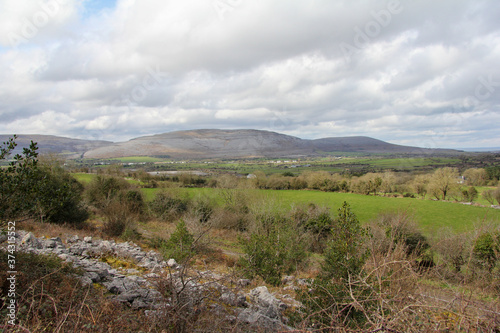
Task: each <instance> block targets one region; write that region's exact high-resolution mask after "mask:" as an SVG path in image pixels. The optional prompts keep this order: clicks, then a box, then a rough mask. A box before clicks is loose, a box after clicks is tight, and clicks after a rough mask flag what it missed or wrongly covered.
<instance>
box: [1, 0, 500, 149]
mask: <svg viewBox="0 0 500 333" xmlns="http://www.w3.org/2000/svg"><path fill="white" fill-rule="evenodd" d="M56 1H57V2H56ZM56 3H57V4H60V5H59V7H57V6H56V5H55V4H56ZM49 4H52V6H53V8H52V11H49V10H48V9H47V8H49V7H47V6H48V5H49ZM214 4H217V5H218V6H214ZM91 5H92V6H95V3H93V2H92V1H84V2H78V1H76V0H39V1H13V0H0V45H3V46H4V48H3V49H0V116H1V118H0V130H1V131H2V132H5V133H11V132H13V131H16V132H17V133H28V132H30V133H42V132H43V133H50V134H56V135H66V136H73V137H80V138H81V137H88V138H105V139H110V140H113V141H117V140H124V139H128V138H132V137H134V136H139V135H144V134H154V133H159V132H165V131H170V130H177V129H190V128H258V129H268V130H276V131H279V132H283V133H287V134H291V135H297V136H299V137H304V138H319V137H324V136H348V135H368V136H374V137H376V138H380V139H384V140H388V141H391V142H395V143H405V144H411V145H419V144H421V143H422V142H424V143H425V144H428V143H429V142H431V143H432V144H434V145H436V146H440V145H442V146H448V147H452V146H456V147H460V146H478V145H484V144H485V143H486V142H490V144H488V145H491V146H495V145H497V146H500V142H499V138H498V134H497V130H496V126H495V124H497V123H498V122H495V121H492V120H498V119H497V118H498V114H499V111H500V110H499V109H500V108H499V103H500V93H499V91H500V68H499V67H498V59H499V56H500V46H499V45H500V22H499V21H498V19H497V18H498V17H499V15H500V3H498V2H496V1H494V0H483V1H476V2H466V1H464V2H457V1H452V0H443V1H439V2H436V1H431V0H421V1H418V2H416V1H415V2H403V1H401V2H399V3H398V2H397V1H393V0H387V1H385V0H377V1H357V2H353V1H327V0H315V1H313V2H307V1H299V0H291V1H286V2H284V1H269V0H255V1H249V0H238V1H229V0H216V1H204V2H200V1H195V0H186V1H183V2H175V1H160V0H141V1H139V0H135V1H134V0H119V1H117V3H116V6H115V7H114V8H108V9H105V10H101V11H95V10H90V9H89V10H87V9H86V7H85V6H89V8H90V6H91ZM44 6H45V7H44ZM44 8H45V9H44ZM40 11H41V12H40ZM40 13H42V14H40ZM43 13H44V14H43ZM50 13H52V14H50ZM49 14H50V15H49ZM37 15H38V16H37ZM45 16H47V17H48V18H49V19H48V20H47V22H46V23H44V21H43V19H44V17H45ZM37 18H38V19H39V20H40V21H39V22H38V23H39V27H37V32H36V34H34V36H32V37H31V38H29V39H26V42H23V43H22V44H19V45H18V46H17V47H12V43H10V42H9V36H11V35H12V33H13V32H16V31H17V32H19V31H21V32H22V29H27V28H26V27H25V26H23V24H24V25H26V24H27V23H26V19H27V20H28V22H29V20H33V19H37ZM41 23H44V24H43V26H42V24H41ZM346 45H348V46H347V49H346Z"/></svg>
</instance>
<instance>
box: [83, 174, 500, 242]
mask: <svg viewBox="0 0 500 333" xmlns="http://www.w3.org/2000/svg"><path fill="white" fill-rule="evenodd" d="M73 175H74V176H75V178H76V179H77V180H78V181H80V182H81V183H83V184H87V183H89V182H90V181H91V180H92V178H93V177H95V174H84V173H75V174H73ZM129 181H131V182H132V183H136V184H137V183H138V182H137V181H135V180H129ZM477 189H478V192H479V193H481V192H483V191H484V190H487V189H490V188H488V187H477ZM142 191H143V193H144V194H145V199H146V201H150V200H153V198H154V196H155V194H156V193H157V192H158V191H159V189H142ZM178 191H179V192H180V193H185V194H186V195H188V196H190V197H194V196H196V195H200V194H203V195H206V196H209V197H214V198H215V199H216V200H218V199H220V198H218V197H219V196H218V191H220V190H219V189H213V188H179V189H178ZM240 191H245V192H246V193H250V194H252V196H254V197H261V198H262V197H265V198H266V199H265V201H266V202H268V203H271V204H272V205H274V206H275V207H276V209H281V210H288V209H291V208H292V207H293V206H295V205H303V204H309V203H314V204H316V205H320V206H325V207H328V208H330V209H331V211H332V212H335V211H336V210H337V208H339V207H340V206H341V204H342V203H343V202H344V201H347V202H348V203H349V204H350V205H351V208H352V209H353V211H354V213H355V214H356V215H357V216H358V218H359V219H360V221H361V222H363V223H367V222H369V221H370V220H372V219H374V218H376V217H377V215H378V214H380V213H382V212H388V211H403V210H405V211H408V212H410V213H412V214H413V215H414V216H415V219H416V220H417V222H418V224H419V225H420V227H421V228H422V230H423V232H425V233H426V234H427V235H429V236H430V235H432V234H434V233H436V232H439V230H441V229H443V228H450V229H452V230H455V231H457V232H461V231H468V230H472V229H473V228H474V227H475V226H477V225H478V224H479V223H481V222H482V221H483V222H485V221H486V222H494V223H500V210H498V209H493V208H489V207H479V206H468V205H463V204H461V203H456V202H443V201H434V200H424V199H412V198H393V197H382V196H367V195H361V194H354V193H337V192H322V191H312V190H300V191H297V190H256V189H245V190H240ZM477 202H478V203H479V204H481V205H485V206H489V203H488V202H486V201H485V200H483V199H481V196H479V198H478V199H477Z"/></svg>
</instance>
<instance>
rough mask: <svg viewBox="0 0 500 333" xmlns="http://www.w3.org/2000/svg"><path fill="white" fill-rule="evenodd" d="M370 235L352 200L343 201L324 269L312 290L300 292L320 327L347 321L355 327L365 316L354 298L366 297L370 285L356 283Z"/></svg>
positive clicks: (309, 312) (316, 324)
mask: <svg viewBox="0 0 500 333" xmlns="http://www.w3.org/2000/svg"><path fill="white" fill-rule="evenodd" d="M367 236H368V233H367V231H366V230H365V229H364V228H363V227H361V224H360V222H359V220H358V219H357V217H356V215H354V213H352V212H351V209H350V207H349V204H348V203H347V202H344V203H343V205H342V207H341V208H339V210H338V217H337V220H336V223H335V225H334V227H333V228H332V232H331V239H330V240H329V242H328V244H327V247H326V249H325V252H324V257H325V260H324V262H323V264H322V266H321V271H320V273H319V275H318V276H317V278H316V279H315V280H314V282H313V283H312V286H311V288H310V290H309V289H308V290H305V289H304V290H299V291H298V295H299V298H300V300H301V302H302V303H303V304H304V306H305V308H306V309H307V311H305V313H307V314H308V321H311V323H314V325H315V327H318V328H327V327H329V328H331V327H333V326H337V325H339V326H342V325H344V324H345V323H348V325H349V326H353V327H355V326H356V325H358V324H359V323H361V322H363V321H364V320H365V317H364V315H363V312H362V311H361V310H359V309H357V307H356V306H353V304H352V301H353V298H354V297H356V298H358V297H359V299H362V298H366V294H367V288H365V287H364V286H363V285H359V284H353V281H355V280H357V279H358V278H359V277H360V276H361V275H363V273H362V269H363V266H364V264H365V261H366V258H367V255H368V252H367V250H366V249H364V248H363V243H364V241H365V240H366V237H367Z"/></svg>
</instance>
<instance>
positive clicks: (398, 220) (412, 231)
mask: <svg viewBox="0 0 500 333" xmlns="http://www.w3.org/2000/svg"><path fill="white" fill-rule="evenodd" d="M372 228H380V229H381V230H382V236H381V237H383V239H382V240H380V242H381V244H385V245H383V247H385V248H381V250H382V251H384V252H386V251H388V250H389V249H388V248H387V246H389V244H403V245H404V246H405V249H406V253H407V254H408V255H415V256H417V257H418V256H420V257H421V256H422V255H423V253H424V252H425V250H427V249H429V248H430V245H429V242H428V241H427V238H426V237H425V236H424V235H423V234H422V232H421V231H420V230H419V229H418V227H417V223H416V222H415V220H414V219H413V217H412V216H411V215H410V214H408V213H407V212H404V211H403V212H397V213H392V212H390V213H383V214H380V215H379V217H378V218H377V221H376V222H375V225H374V226H372Z"/></svg>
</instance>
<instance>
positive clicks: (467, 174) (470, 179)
mask: <svg viewBox="0 0 500 333" xmlns="http://www.w3.org/2000/svg"><path fill="white" fill-rule="evenodd" d="M463 176H464V178H465V183H466V184H467V185H470V186H485V185H486V184H487V183H488V173H487V172H486V170H485V169H475V168H471V169H467V170H465V171H464V173H463Z"/></svg>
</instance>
